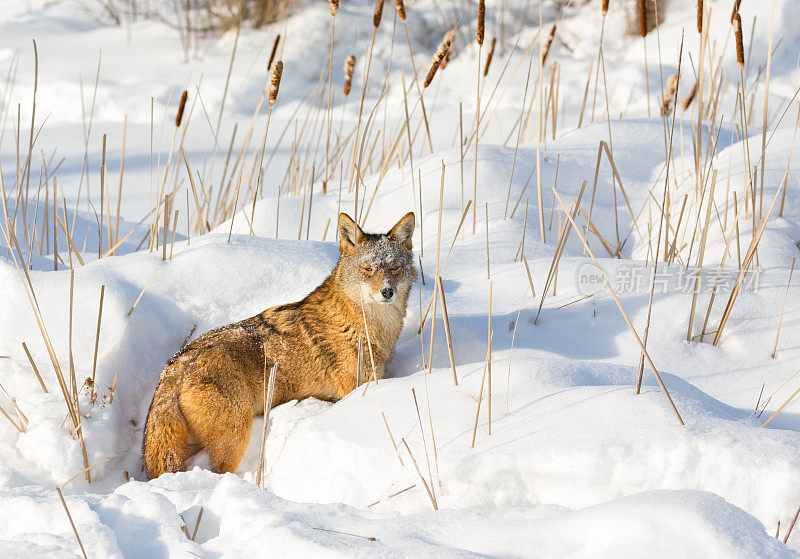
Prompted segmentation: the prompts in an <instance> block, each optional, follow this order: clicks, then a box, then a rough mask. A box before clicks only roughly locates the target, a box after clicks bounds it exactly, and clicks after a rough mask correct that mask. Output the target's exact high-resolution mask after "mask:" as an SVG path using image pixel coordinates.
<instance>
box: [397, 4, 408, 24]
mask: <svg viewBox="0 0 800 559" xmlns="http://www.w3.org/2000/svg"><path fill="white" fill-rule="evenodd" d="M394 5H395V7H396V8H397V17H399V18H400V21H402V22H403V23H405V22H406V5H405V4H403V0H395V1H394Z"/></svg>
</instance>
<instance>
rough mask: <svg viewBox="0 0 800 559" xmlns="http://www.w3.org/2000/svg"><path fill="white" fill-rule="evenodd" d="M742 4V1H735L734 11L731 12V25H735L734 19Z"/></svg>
mask: <svg viewBox="0 0 800 559" xmlns="http://www.w3.org/2000/svg"><path fill="white" fill-rule="evenodd" d="M741 3H742V0H734V2H733V10H732V11H731V23H733V18H734V17H736V14H738V13H739V5H740V4H741Z"/></svg>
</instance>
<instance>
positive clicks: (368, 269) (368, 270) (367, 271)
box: [361, 266, 372, 274]
mask: <svg viewBox="0 0 800 559" xmlns="http://www.w3.org/2000/svg"><path fill="white" fill-rule="evenodd" d="M361 271H362V272H364V273H365V274H371V273H372V267H370V266H361Z"/></svg>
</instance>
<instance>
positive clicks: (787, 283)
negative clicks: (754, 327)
mask: <svg viewBox="0 0 800 559" xmlns="http://www.w3.org/2000/svg"><path fill="white" fill-rule="evenodd" d="M796 262H797V258H792V268H791V270H789V281H788V282H786V295H785V296H784V297H783V305H782V306H781V318H780V319H779V320H778V331H777V332H776V333H775V344H774V345H773V346H772V358H773V359H775V355H776V354H777V353H778V338H780V335H781V326H782V325H783V313H784V311H785V310H786V300H787V299H788V298H789V286H790V285H791V284H792V274H794V265H795V263H796Z"/></svg>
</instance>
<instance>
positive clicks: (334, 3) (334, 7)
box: [328, 0, 339, 16]
mask: <svg viewBox="0 0 800 559" xmlns="http://www.w3.org/2000/svg"><path fill="white" fill-rule="evenodd" d="M328 2H329V3H330V5H331V15H332V16H335V15H336V12H338V11H339V0H328Z"/></svg>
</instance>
